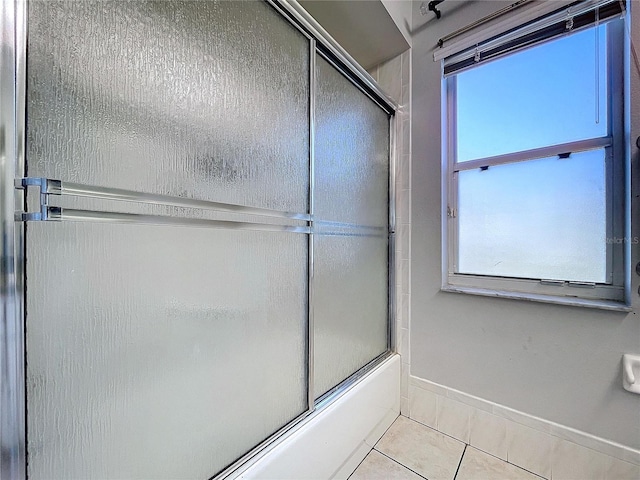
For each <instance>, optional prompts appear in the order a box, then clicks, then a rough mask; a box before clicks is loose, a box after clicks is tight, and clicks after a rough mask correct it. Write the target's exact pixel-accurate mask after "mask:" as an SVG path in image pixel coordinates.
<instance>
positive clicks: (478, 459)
mask: <svg viewBox="0 0 640 480" xmlns="http://www.w3.org/2000/svg"><path fill="white" fill-rule="evenodd" d="M456 480H541V478H540V477H538V476H537V475H534V474H533V473H530V472H527V471H526V470H523V469H521V468H518V467H516V466H515V465H511V464H510V463H507V462H505V461H504V460H500V459H499V458H496V457H493V456H491V455H489V454H487V453H484V452H481V451H480V450H477V449H475V448H473V447H471V446H467V449H466V450H465V452H464V456H463V457H462V463H461V464H460V469H459V470H458V474H457V475H456Z"/></svg>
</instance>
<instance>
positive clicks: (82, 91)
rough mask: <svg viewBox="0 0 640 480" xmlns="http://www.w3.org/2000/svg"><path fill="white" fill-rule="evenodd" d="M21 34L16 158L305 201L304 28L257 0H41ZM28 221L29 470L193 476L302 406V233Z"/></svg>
mask: <svg viewBox="0 0 640 480" xmlns="http://www.w3.org/2000/svg"><path fill="white" fill-rule="evenodd" d="M28 48H29V50H28V75H29V77H28V100H27V102H28V103H27V108H28V111H27V118H28V125H27V131H28V138H27V159H28V173H29V175H31V176H47V177H52V178H59V179H62V180H66V181H73V182H79V183H86V184H95V185H104V186H109V187H118V188H126V189H132V190H138V191H145V192H151V193H160V194H167V195H174V196H184V197H190V198H200V199H209V200H215V201H223V202H231V203H240V204H247V205H254V206H261V207H267V208H272V209H277V210H288V211H302V212H304V211H306V210H307V198H308V184H309V178H308V177H309V175H308V169H309V167H308V164H309V155H308V149H309V141H308V137H309V135H308V128H309V123H308V116H309V109H308V105H309V100H308V96H309V86H308V85H309V79H308V77H309V74H308V72H309V43H308V40H307V39H306V38H305V37H304V36H303V35H301V34H300V33H299V32H298V31H297V30H295V29H294V28H293V27H292V26H290V25H289V24H288V23H287V22H286V21H284V20H283V19H282V18H281V17H279V16H278V14H277V13H276V12H275V10H273V9H272V8H271V7H270V6H269V5H268V4H266V3H264V2H228V1H223V2H216V1H210V2H203V1H194V2H177V1H176V2H168V1H158V2H145V1H127V2H112V1H83V2H78V1H69V2H56V1H49V0H47V1H44V2H40V1H37V0H35V1H31V2H29V45H28ZM30 196H31V193H30ZM55 202H58V203H60V204H64V205H72V206H82V207H83V208H96V209H111V210H118V211H127V212H135V213H152V214H163V215H167V214H171V215H180V216H199V217H202V218H228V214H211V213H203V212H193V211H188V210H185V209H181V208H175V207H160V206H144V205H138V204H123V203H118V202H105V201H96V200H87V199H83V200H80V201H79V200H77V199H56V201H55ZM55 202H54V203H55ZM243 219H247V217H246V216H245V217H243ZM267 221H273V222H278V221H277V220H267ZM27 229H28V232H29V233H28V240H27V241H28V243H27V258H28V264H27V274H28V278H29V280H28V290H29V298H28V304H27V330H28V333H27V351H28V353H27V364H28V367H27V368H28V370H27V393H28V398H27V404H28V405H27V406H28V419H27V421H28V429H29V434H28V454H29V476H30V478H34V479H39V478H46V479H50V478H65V479H67V478H207V477H210V476H212V475H214V474H215V473H216V472H217V471H219V470H220V469H222V468H224V467H225V466H226V465H228V464H229V463H231V462H233V461H234V460H235V459H236V458H237V457H239V456H240V455H242V454H244V453H245V452H246V451H248V450H249V449H251V448H252V447H253V446H255V445H256V444H257V443H258V442H260V441H261V440H263V439H264V438H265V437H267V436H268V435H270V434H271V433H273V432H274V431H275V430H277V429H278V428H279V427H281V426H282V425H284V424H286V423H287V422H289V421H290V420H292V419H293V418H294V417H295V416H297V415H298V414H300V413H301V412H303V411H304V410H305V409H306V366H305V361H306V348H307V346H306V317H307V312H306V298H307V291H306V279H307V268H306V265H307V239H306V237H305V236H304V235H292V234H283V233H264V232H231V231H224V230H201V229H193V228H169V227H149V226H147V227H143V226H122V225H105V224H77V225H74V224H37V223H35V224H33V225H32V224H29V225H28V228H27Z"/></svg>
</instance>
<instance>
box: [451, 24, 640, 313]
mask: <svg viewBox="0 0 640 480" xmlns="http://www.w3.org/2000/svg"><path fill="white" fill-rule="evenodd" d="M625 22H628V16H627V15H626V16H625V17H624V19H623V20H622V21H620V22H615V21H614V22H610V23H609V24H608V26H607V29H606V32H607V46H606V48H607V61H608V63H607V75H606V76H607V81H608V92H609V105H608V108H609V114H608V121H609V126H608V135H607V136H605V137H601V138H592V139H588V140H582V141H576V142H570V143H564V144H558V145H552V146H549V147H543V148H537V149H533V150H527V151H521V152H514V153H508V154H504V155H498V156H494V157H489V158H482V159H478V160H471V161H465V162H461V163H458V164H456V161H455V160H456V159H455V156H456V144H457V142H456V128H455V121H456V118H455V112H456V108H455V107H456V75H455V74H453V75H451V76H449V77H448V78H444V75H443V80H442V92H443V96H442V117H443V121H442V127H443V134H442V246H443V249H442V265H443V269H442V290H443V291H450V292H457V293H469V294H475V295H485V296H492V297H507V298H515V299H525V300H533V301H541V302H549V303H560V304H568V305H576V306H585V307H596V308H603V309H608V310H621V311H630V306H629V302H630V298H629V297H630V292H629V288H628V285H629V283H630V267H629V258H630V243H631V242H632V240H633V239H631V237H630V225H629V223H630V222H629V221H628V220H627V219H628V217H629V215H628V209H629V198H628V197H629V191H630V186H629V173H628V164H629V160H628V150H627V149H626V146H625V138H626V132H625V118H626V117H625V99H624V85H625V73H624V72H625V69H626V68H627V66H626V65H625V55H624V52H625V42H624V38H625V36H624V29H625ZM592 27H593V25H590V26H589V27H585V28H592ZM553 40H554V39H551V40H550V41H553ZM517 54H518V52H515V53H513V55H517ZM443 65H444V61H443ZM471 68H474V67H471ZM443 71H444V70H443ZM598 147H605V149H606V159H605V162H606V163H605V164H606V179H605V181H606V182H607V183H606V190H607V193H606V195H607V206H606V211H607V238H608V239H617V240H618V241H620V243H615V240H614V241H612V242H611V243H610V242H607V278H608V281H607V283H603V284H600V283H598V284H593V283H582V282H570V281H557V280H544V279H540V280H537V279H536V280H532V279H526V278H512V277H503V276H483V275H472V274H461V273H457V256H458V221H457V217H458V216H457V211H458V188H457V187H458V181H457V177H458V171H460V170H469V169H477V168H479V167H485V166H489V167H490V166H493V165H503V164H508V163H515V162H521V161H527V160H534V159H537V158H544V157H551V156H555V155H558V154H561V153H566V152H572V153H576V152H580V151H585V150H590V149H593V148H598Z"/></svg>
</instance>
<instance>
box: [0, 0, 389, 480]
mask: <svg viewBox="0 0 640 480" xmlns="http://www.w3.org/2000/svg"><path fill="white" fill-rule="evenodd" d="M265 1H266V2H267V3H268V4H270V5H271V6H272V7H273V8H274V9H275V10H277V11H278V12H279V13H280V14H281V15H282V16H283V17H285V19H287V20H288V21H289V23H290V24H291V25H292V26H293V27H295V28H297V29H298V30H299V31H300V32H302V33H303V34H304V35H305V37H307V39H308V40H309V53H310V58H309V62H310V64H309V72H310V79H309V81H310V84H309V88H310V91H309V95H310V96H309V135H310V142H309V202H308V214H309V220H308V226H309V232H310V233H308V234H307V235H308V284H307V288H308V324H307V325H308V331H307V346H308V347H307V348H308V352H307V373H308V375H307V392H308V398H307V401H308V409H307V411H305V412H304V413H302V414H301V415H300V416H299V417H297V418H295V419H294V420H292V421H291V422H289V423H288V424H287V425H285V426H284V427H283V428H281V429H280V430H278V431H277V432H275V433H274V434H273V435H272V436H270V437H269V438H268V439H267V440H265V441H264V442H262V443H261V444H259V445H257V446H256V447H254V448H253V449H251V450H250V451H249V452H248V453H247V454H246V455H244V456H243V457H241V458H240V459H238V460H237V461H235V462H234V463H233V464H232V465H230V466H229V467H228V468H226V469H225V470H223V471H222V472H220V473H219V474H218V475H216V478H224V477H227V476H232V475H236V474H237V473H238V472H240V471H242V470H244V469H246V468H247V467H248V466H250V465H251V464H252V463H254V462H255V461H256V459H257V458H258V456H259V455H261V454H264V453H266V452H267V451H269V450H271V449H273V448H274V447H275V446H276V445H277V444H278V443H280V442H281V441H282V440H283V439H284V438H286V437H287V436H288V435H289V434H290V433H292V432H293V431H295V430H296V429H298V428H301V427H302V426H303V425H304V423H306V421H307V420H308V419H309V418H310V415H311V414H312V413H314V412H317V411H320V410H323V409H324V408H325V407H326V406H328V405H329V404H330V403H331V402H332V401H333V400H334V399H335V398H337V397H339V396H340V395H342V394H343V393H344V392H345V391H346V390H348V389H349V388H351V387H352V386H353V385H355V384H356V383H357V382H358V381H359V380H360V379H361V378H363V377H364V376H366V374H367V373H369V372H370V371H371V370H373V369H374V368H375V367H377V366H378V365H379V364H380V363H381V362H383V361H384V360H385V359H387V358H388V357H389V356H391V355H392V354H393V352H394V351H395V305H396V301H395V296H396V284H395V233H396V232H395V207H396V205H395V200H396V195H395V178H396V176H395V174H396V172H395V168H396V152H395V142H396V117H395V112H396V110H397V104H396V103H395V102H394V101H393V100H392V99H390V98H389V97H388V96H387V95H386V94H385V93H384V92H383V91H382V90H381V89H380V87H378V85H377V84H376V83H375V81H374V80H373V78H371V76H370V75H369V74H368V73H367V72H366V70H364V69H363V68H362V67H361V66H360V65H358V64H357V62H356V61H355V60H354V59H353V58H352V57H351V56H350V55H349V54H348V53H347V52H346V51H345V50H344V49H343V48H342V47H341V46H340V45H339V44H338V43H337V42H336V41H335V40H334V39H333V38H332V37H331V36H330V35H329V34H328V33H327V32H326V31H325V30H324V29H323V28H322V27H321V26H320V25H319V24H318V23H317V22H316V21H315V20H314V19H313V18H312V17H311V16H310V15H309V14H308V13H307V12H306V11H305V10H304V9H303V8H302V7H301V6H300V5H299V4H298V3H297V2H296V1H295V0H265ZM27 2H28V0H5V1H3V2H0V35H1V37H0V42H1V44H0V95H1V99H2V102H1V103H0V230H1V231H0V255H1V263H0V265H1V266H2V269H1V270H0V288H2V292H1V296H0V306H1V309H2V314H1V315H2V316H1V318H0V382H1V384H0V387H1V388H0V477H2V478H10V479H21V478H26V461H27V456H26V455H27V452H26V438H27V432H26V425H27V423H26V369H25V364H26V358H25V328H26V316H25V314H26V312H25V289H26V277H25V238H26V235H27V222H25V221H19V220H23V219H22V217H20V218H17V216H16V212H20V211H22V212H26V211H27V208H26V194H25V190H24V189H22V188H15V181H16V179H20V178H25V177H27V174H28V172H27V170H26V162H25V141H26V139H25V130H26V122H25V118H26V60H27V59H26V50H27V28H28V23H27ZM316 54H320V55H322V56H323V57H324V58H326V59H328V60H329V61H330V62H331V63H332V64H333V65H334V67H335V68H337V69H338V70H339V71H340V72H341V73H342V74H343V75H344V76H345V77H346V78H347V79H349V80H350V81H351V82H352V83H353V84H354V85H355V86H356V87H358V88H359V89H360V90H361V91H362V92H363V93H364V94H366V95H367V96H368V97H369V98H370V99H371V100H372V101H374V102H375V103H376V104H377V105H378V106H379V107H380V108H382V109H383V110H384V111H385V112H386V113H387V114H388V115H389V193H388V194H389V198H388V206H389V226H388V232H387V234H388V293H389V297H388V306H389V308H388V319H387V320H388V335H387V338H388V343H387V350H386V351H385V352H383V353H382V354H381V355H379V356H378V357H377V358H375V359H373V360H371V361H370V362H369V363H367V364H366V365H365V366H363V367H362V368H360V369H359V370H358V371H356V372H355V373H353V374H352V375H351V376H349V377H348V378H347V379H345V380H344V381H342V382H341V383H340V384H339V385H337V386H336V387H335V388H333V389H332V390H330V392H328V394H325V395H323V396H322V397H321V398H320V399H316V398H315V394H314V378H313V377H314V343H313V337H314V335H313V332H314V315H313V305H314V303H313V302H314V299H313V285H314V252H313V235H314V233H313V222H314V220H313V213H314V205H313V203H314V201H313V197H314V195H313V189H314V183H315V182H314V166H315V163H314V137H315V94H316V89H315V58H316Z"/></svg>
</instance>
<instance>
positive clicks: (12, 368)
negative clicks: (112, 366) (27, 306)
mask: <svg viewBox="0 0 640 480" xmlns="http://www.w3.org/2000/svg"><path fill="white" fill-rule="evenodd" d="M26 7H27V6H26V3H25V2H24V1H22V0H10V1H4V2H1V3H0V96H1V97H0V230H1V231H0V256H1V259H0V265H1V267H0V268H1V269H0V288H1V289H2V291H1V296H0V304H1V309H2V313H1V315H2V316H1V317H0V477H1V478H8V479H14V478H15V479H19V478H25V477H26V412H25V405H26V397H25V394H26V392H25V356H24V345H25V336H24V333H25V332H24V318H25V317H24V287H25V274H24V238H25V230H26V225H25V224H24V223H18V222H16V221H15V219H14V213H15V211H16V210H18V209H21V208H23V207H25V195H24V193H23V192H22V191H18V190H16V189H15V188H14V187H13V182H14V178H16V177H21V176H24V175H25V158H24V151H25V150H24V146H25V136H24V132H25V108H26V105H25V99H26V90H25V89H26V38H27V36H26V33H27V32H26V27H27V23H26Z"/></svg>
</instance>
